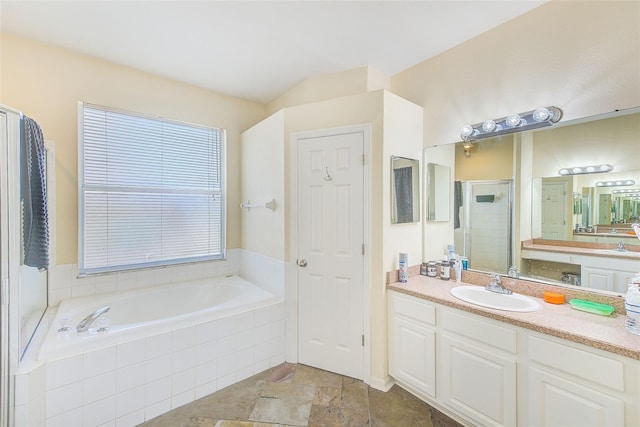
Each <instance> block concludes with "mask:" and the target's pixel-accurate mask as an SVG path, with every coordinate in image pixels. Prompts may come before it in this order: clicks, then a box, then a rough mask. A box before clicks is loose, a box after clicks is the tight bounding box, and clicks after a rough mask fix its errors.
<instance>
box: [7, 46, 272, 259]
mask: <svg viewBox="0 0 640 427" xmlns="http://www.w3.org/2000/svg"><path fill="white" fill-rule="evenodd" d="M1 45H2V50H1V54H0V55H1V56H0V62H1V63H2V76H1V77H0V89H1V90H0V103H1V104H5V105H8V106H11V107H13V108H16V109H19V110H21V111H22V112H23V113H24V114H26V115H28V116H30V117H32V118H34V119H35V120H36V121H38V123H39V124H40V125H41V126H42V128H43V131H44V137H45V139H48V140H54V141H55V142H56V154H57V160H56V195H57V212H56V214H57V224H56V225H57V239H56V241H57V262H58V264H72V263H75V262H76V261H77V252H78V247H77V241H78V230H77V228H78V225H77V212H78V206H77V204H78V200H77V192H78V187H77V185H78V184H77V169H78V167H77V152H78V147H77V120H76V117H77V102H78V101H86V102H91V103H95V104H100V105H107V106H111V107H116V108H121V109H125V110H130V111H136V112H141V113H146V114H151V115H159V116H164V117H168V118H172V119H176V120H182V121H187V122H193V123H199V124H203V125H208V126H215V127H221V128H225V129H226V130H227V178H228V182H227V189H228V199H227V247H228V248H238V247H239V246H240V207H239V205H240V197H239V194H240V182H239V181H240V144H239V142H240V132H241V131H243V130H245V129H247V128H249V127H250V126H251V125H253V124H255V123H256V122H258V121H259V120H261V119H262V118H263V117H264V115H265V108H264V106H262V105H260V104H256V103H252V102H249V101H245V100H241V99H237V98H232V97H229V96H225V95H220V94H217V93H214V92H211V91H207V90H204V89H201V88H198V87H194V86H190V85H187V84H182V83H179V82H175V81H172V80H168V79H164V78H161V77H158V76H154V75H151V74H147V73H143V72H140V71H137V70H134V69H130V68H126V67H122V66H118V65H115V64H112V63H109V62H106V61H102V60H98V59H96V58H93V57H89V56H86V55H81V54H77V53H74V52H71V51H68V50H64V49H60V48H57V47H54V46H51V45H46V44H42V43H37V42H33V41H30V40H27V39H24V38H21V37H17V36H13V35H10V34H2V35H1Z"/></svg>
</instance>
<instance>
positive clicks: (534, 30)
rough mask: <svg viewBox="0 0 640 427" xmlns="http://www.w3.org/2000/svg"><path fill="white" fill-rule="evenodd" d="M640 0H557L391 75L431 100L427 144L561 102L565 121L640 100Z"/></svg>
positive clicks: (409, 92)
mask: <svg viewBox="0 0 640 427" xmlns="http://www.w3.org/2000/svg"><path fill="white" fill-rule="evenodd" d="M639 16H640V2H637V1H589V2H573V1H550V2H548V3H545V4H544V5H542V6H540V7H538V8H536V9H533V10H532V11H530V12H528V13H526V14H524V15H522V16H520V17H518V18H515V19H513V20H512V21H509V22H507V23H505V24H503V25H501V26H499V27H497V28H495V29H493V30H491V31H488V32H486V33H484V34H481V35H480V36H478V37H476V38H474V39H472V40H470V41H468V42H465V43H464V44H462V45H459V46H457V47H455V48H453V49H451V50H449V51H446V52H444V53H442V54H441V55H438V56H437V57H435V58H432V59H430V60H427V61H425V62H422V63H420V64H418V65H416V66H414V67H412V68H410V69H408V70H405V71H403V72H401V73H399V74H397V75H395V76H393V77H392V79H391V89H392V91H393V92H394V93H397V94H398V95H400V96H402V97H404V98H407V99H409V100H411V101H413V102H415V103H416V104H419V105H422V106H424V126H425V132H424V134H425V146H431V145H435V144H446V143H452V142H456V141H460V134H459V132H460V128H461V127H462V126H463V125H464V124H467V123H478V122H481V121H483V120H486V119H489V118H496V117H501V116H504V115H507V114H510V113H512V112H524V111H529V110H531V109H532V108H536V107H538V106H546V105H555V106H558V107H560V108H561V109H562V110H563V111H564V118H563V120H567V119H574V118H579V117H585V116H591V115H594V114H598V113H602V112H606V111H613V110H616V109H625V108H631V107H635V106H638V105H640V79H639V76H640V61H639V60H638V52H640V25H638V17H639Z"/></svg>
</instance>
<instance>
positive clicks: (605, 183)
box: [596, 179, 636, 187]
mask: <svg viewBox="0 0 640 427" xmlns="http://www.w3.org/2000/svg"><path fill="white" fill-rule="evenodd" d="M628 185H636V182H635V181H634V180H632V179H617V180H615V181H598V182H596V187H626V186H628Z"/></svg>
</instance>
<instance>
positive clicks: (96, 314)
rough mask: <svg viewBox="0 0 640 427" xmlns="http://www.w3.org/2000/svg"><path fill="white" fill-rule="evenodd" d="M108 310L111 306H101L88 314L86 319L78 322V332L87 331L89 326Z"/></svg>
mask: <svg viewBox="0 0 640 427" xmlns="http://www.w3.org/2000/svg"><path fill="white" fill-rule="evenodd" d="M107 311H109V307H108V306H106V307H101V308H99V309H97V310H96V311H94V312H93V313H91V314H90V315H88V316H87V317H85V318H84V319H82V321H81V322H80V323H78V326H76V331H78V332H85V331H86V330H88V329H89V326H91V324H92V323H93V322H94V321H95V320H96V319H97V318H98V317H100V316H102V315H103V314H104V313H106V312H107Z"/></svg>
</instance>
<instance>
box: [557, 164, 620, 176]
mask: <svg viewBox="0 0 640 427" xmlns="http://www.w3.org/2000/svg"><path fill="white" fill-rule="evenodd" d="M612 170H613V166H611V165H592V166H573V167H570V168H562V169H560V170H559V171H558V175H582V174H585V173H603V172H611V171H612Z"/></svg>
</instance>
